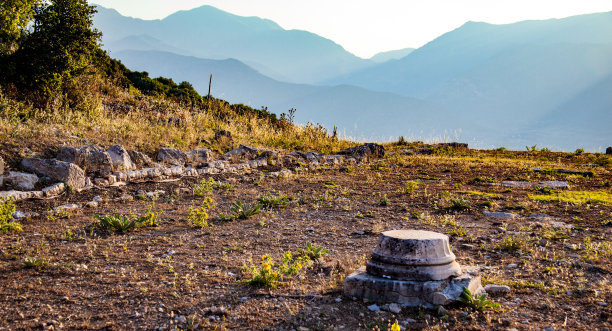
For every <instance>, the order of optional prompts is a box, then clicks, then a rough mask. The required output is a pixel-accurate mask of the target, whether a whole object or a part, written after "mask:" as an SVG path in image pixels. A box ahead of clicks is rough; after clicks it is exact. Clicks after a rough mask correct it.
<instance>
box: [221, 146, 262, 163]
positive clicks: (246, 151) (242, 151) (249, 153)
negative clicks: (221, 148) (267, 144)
mask: <svg viewBox="0 0 612 331" xmlns="http://www.w3.org/2000/svg"><path fill="white" fill-rule="evenodd" d="M258 153H259V150H258V149H257V148H254V147H250V146H245V145H240V146H239V147H238V148H234V149H232V150H231V151H229V152H227V153H225V157H226V158H227V159H229V160H233V161H240V160H251V159H254V158H256V157H257V155H258Z"/></svg>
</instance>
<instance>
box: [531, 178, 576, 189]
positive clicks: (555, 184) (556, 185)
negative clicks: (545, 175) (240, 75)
mask: <svg viewBox="0 0 612 331" xmlns="http://www.w3.org/2000/svg"><path fill="white" fill-rule="evenodd" d="M538 186H539V187H546V188H549V189H551V190H567V189H569V188H570V185H569V184H568V183H567V182H562V181H558V180H551V181H545V182H540V183H539V184H538Z"/></svg>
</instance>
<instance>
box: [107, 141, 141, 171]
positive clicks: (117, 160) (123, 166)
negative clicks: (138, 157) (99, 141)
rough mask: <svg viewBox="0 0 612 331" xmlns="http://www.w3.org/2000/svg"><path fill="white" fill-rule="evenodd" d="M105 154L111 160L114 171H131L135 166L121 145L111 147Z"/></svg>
mask: <svg viewBox="0 0 612 331" xmlns="http://www.w3.org/2000/svg"><path fill="white" fill-rule="evenodd" d="M106 152H107V153H108V155H109V156H110V158H111V161H112V163H113V168H114V169H115V170H132V169H136V165H135V164H134V162H132V158H131V157H130V153H129V152H128V151H127V150H126V149H125V147H123V146H121V145H112V146H110V147H109V148H108V149H107V150H106Z"/></svg>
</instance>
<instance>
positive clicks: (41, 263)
mask: <svg viewBox="0 0 612 331" xmlns="http://www.w3.org/2000/svg"><path fill="white" fill-rule="evenodd" d="M21 263H22V264H23V265H24V266H26V267H28V268H39V269H42V268H44V267H46V266H47V264H48V262H47V259H45V258H44V257H38V258H36V257H29V256H28V257H26V258H24V259H23V260H21Z"/></svg>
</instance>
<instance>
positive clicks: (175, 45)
mask: <svg viewBox="0 0 612 331" xmlns="http://www.w3.org/2000/svg"><path fill="white" fill-rule="evenodd" d="M94 24H95V26H96V28H98V29H99V30H100V31H102V33H103V42H104V44H105V45H107V47H106V48H107V49H108V50H110V51H111V54H112V53H113V52H117V51H122V50H129V49H143V48H142V47H140V48H138V45H136V46H134V47H132V46H130V45H129V43H122V42H118V41H121V40H125V38H133V37H134V36H143V35H146V36H150V37H151V38H154V39H157V40H159V41H160V43H163V45H168V46H164V47H169V49H166V50H167V51H173V52H175V53H179V54H181V55H192V56H197V57H200V58H206V59H227V58H235V59H238V60H240V61H242V62H244V63H247V64H248V65H250V66H252V67H253V68H255V69H257V70H258V71H260V72H261V73H263V74H265V75H268V76H270V77H274V78H276V79H280V80H286V81H291V82H309V83H313V82H318V81H321V80H325V79H329V78H332V77H335V76H338V75H342V74H346V73H349V72H352V71H354V70H356V69H361V68H364V67H367V66H369V65H371V64H372V62H371V61H369V60H364V59H361V58H358V57H356V56H354V55H353V54H351V53H349V52H347V51H346V50H344V49H343V48H342V47H341V46H340V45H338V44H336V43H334V42H333V41H331V40H329V39H325V38H323V37H320V36H318V35H316V34H313V33H310V32H307V31H301V30H284V29H283V28H281V27H280V26H279V25H278V24H276V23H274V22H272V21H270V20H266V19H261V18H257V17H241V16H236V15H232V14H229V13H226V12H224V11H221V10H219V9H216V8H214V7H211V6H202V7H199V8H195V9H192V10H188V11H180V12H177V13H174V14H172V15H170V16H168V17H166V18H164V19H162V20H141V19H135V18H130V17H124V16H122V15H120V14H119V13H118V12H117V11H115V10H113V9H106V8H104V7H101V6H98V13H97V14H96V16H95V19H94ZM152 49H155V50H162V49H163V48H162V47H157V48H152Z"/></svg>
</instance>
